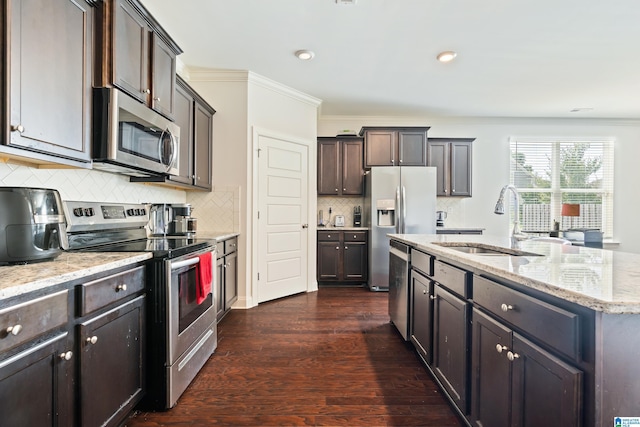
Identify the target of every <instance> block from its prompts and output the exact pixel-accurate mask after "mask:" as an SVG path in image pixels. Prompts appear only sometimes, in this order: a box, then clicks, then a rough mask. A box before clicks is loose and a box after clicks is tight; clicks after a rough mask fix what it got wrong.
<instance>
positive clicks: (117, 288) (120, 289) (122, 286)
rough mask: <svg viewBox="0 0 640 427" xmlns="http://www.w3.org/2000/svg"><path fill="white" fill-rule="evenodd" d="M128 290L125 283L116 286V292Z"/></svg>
mask: <svg viewBox="0 0 640 427" xmlns="http://www.w3.org/2000/svg"><path fill="white" fill-rule="evenodd" d="M126 290H127V285H126V283H123V284H121V285H118V286H116V292H120V291H126Z"/></svg>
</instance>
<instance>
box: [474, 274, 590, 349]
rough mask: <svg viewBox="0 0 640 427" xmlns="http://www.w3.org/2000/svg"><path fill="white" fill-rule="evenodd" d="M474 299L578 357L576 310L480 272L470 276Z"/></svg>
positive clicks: (498, 315)
mask: <svg viewBox="0 0 640 427" xmlns="http://www.w3.org/2000/svg"><path fill="white" fill-rule="evenodd" d="M473 301H474V302H475V303H476V304H478V305H480V306H481V307H484V308H485V309H487V310H488V311H490V312H491V313H492V314H493V315H495V316H497V317H499V318H501V319H504V320H506V321H507V322H509V323H511V324H512V325H513V326H515V327H516V328H519V329H520V330H522V331H524V332H528V333H529V334H530V335H531V336H533V337H535V338H537V339H538V340H539V341H542V342H544V343H546V344H548V345H549V346H550V347H551V348H554V349H557V350H558V351H560V352H562V353H564V354H566V355H567V356H570V357H572V358H574V359H576V360H578V359H579V358H580V356H581V354H580V318H579V316H578V315H577V314H575V313H572V312H570V311H567V310H564V309H562V308H560V307H556V306H554V305H552V304H548V303H546V302H544V301H540V300H538V299H535V298H533V297H530V296H528V295H525V294H523V293H521V292H518V291H515V290H513V289H510V288H507V287H505V286H503V285H501V284H499V283H496V282H493V281H491V280H488V279H485V278H484V277H480V276H474V277H473ZM549 325H553V327H552V328H549Z"/></svg>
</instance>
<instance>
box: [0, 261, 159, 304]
mask: <svg viewBox="0 0 640 427" xmlns="http://www.w3.org/2000/svg"><path fill="white" fill-rule="evenodd" d="M151 255H152V254H151V253H150V252H64V253H62V254H61V255H60V256H58V257H57V258H55V259H53V260H50V261H41V262H36V263H32V264H21V265H5V266H0V303H1V302H2V300H4V299H6V298H11V297H15V296H18V295H22V294H26V293H28V292H32V291H36V290H39V289H44V288H46V287H49V286H53V285H58V284H62V283H65V282H69V281H71V280H75V279H80V278H82V277H87V276H90V275H92V274H95V273H101V272H105V271H108V270H112V269H116V268H119V267H123V266H126V265H130V264H135V263H137V262H140V261H144V260H147V259H150V258H151Z"/></svg>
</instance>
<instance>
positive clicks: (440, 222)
mask: <svg viewBox="0 0 640 427" xmlns="http://www.w3.org/2000/svg"><path fill="white" fill-rule="evenodd" d="M446 218H447V212H446V211H436V227H444V220H445V219H446Z"/></svg>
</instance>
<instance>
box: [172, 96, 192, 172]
mask: <svg viewBox="0 0 640 427" xmlns="http://www.w3.org/2000/svg"><path fill="white" fill-rule="evenodd" d="M175 123H176V124H177V125H178V126H180V151H179V154H178V173H179V175H178V176H174V177H172V180H174V181H179V182H183V183H185V184H192V183H193V175H194V172H193V143H192V141H193V97H192V96H191V95H190V94H189V93H188V91H187V90H185V89H184V88H183V87H182V85H180V84H178V85H176V96H175Z"/></svg>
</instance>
